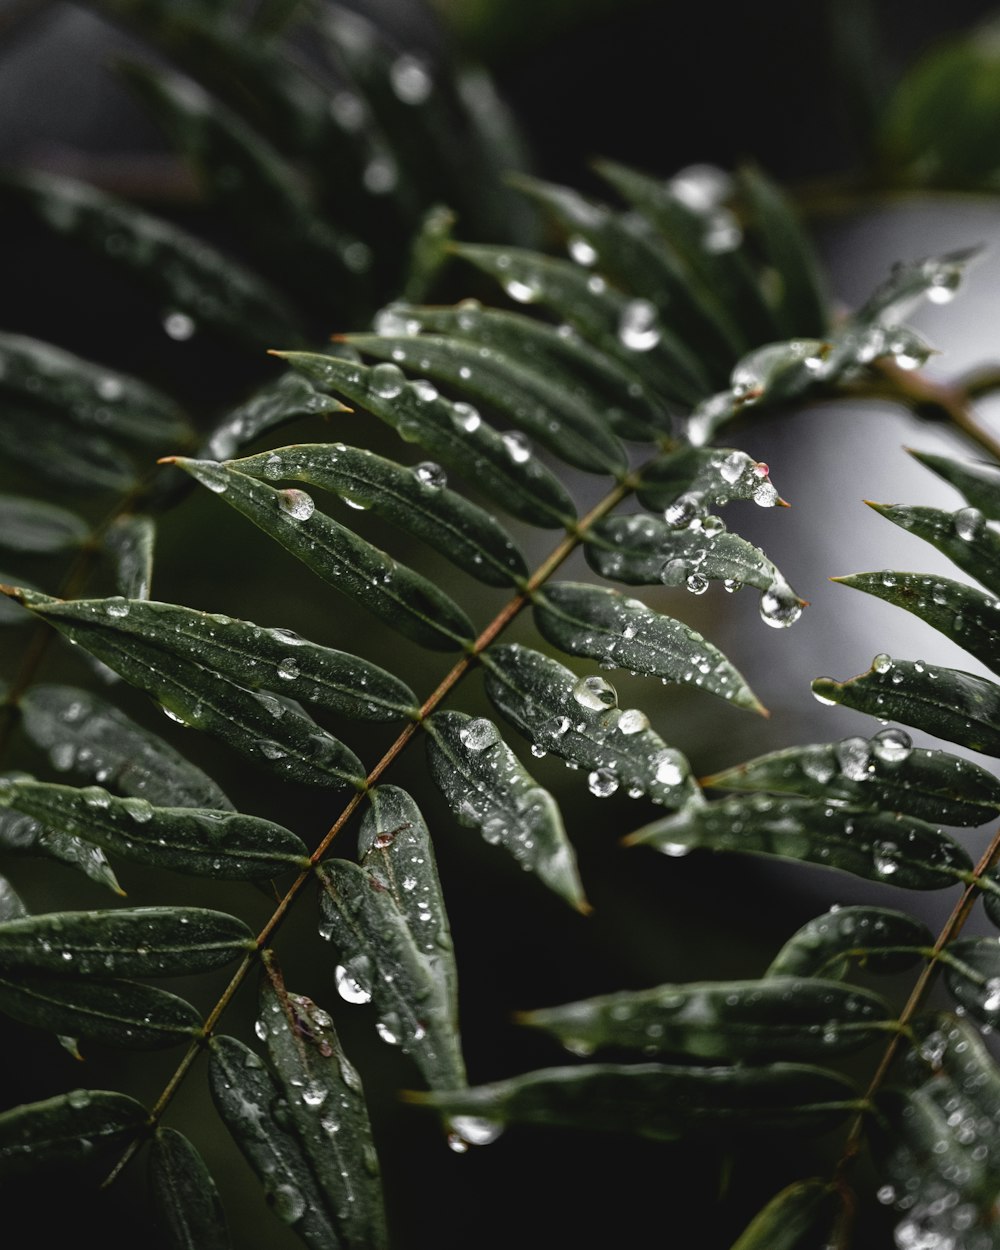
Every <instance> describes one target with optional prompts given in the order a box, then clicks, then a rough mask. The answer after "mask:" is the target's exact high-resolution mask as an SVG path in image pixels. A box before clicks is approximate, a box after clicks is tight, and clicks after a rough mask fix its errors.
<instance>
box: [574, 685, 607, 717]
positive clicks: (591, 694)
mask: <svg viewBox="0 0 1000 1250" xmlns="http://www.w3.org/2000/svg"><path fill="white" fill-rule="evenodd" d="M573 698H574V699H575V700H576V701H577V703H579V704H580V706H581V707H585V708H589V709H590V711H592V712H603V711H604V709H605V708H609V707H617V706H618V694H617V692H616V690H615V688H614V686H612V684H611V683H610V682H609V681H605V679H604V678H603V677H581V678H580V680H579V681H578V682H577V683H576V685H574V687H573Z"/></svg>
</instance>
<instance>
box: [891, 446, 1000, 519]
mask: <svg viewBox="0 0 1000 1250" xmlns="http://www.w3.org/2000/svg"><path fill="white" fill-rule="evenodd" d="M910 455H911V456H913V457H914V459H916V460H919V461H920V463H921V464H923V465H926V466H927V468H928V469H932V470H933V471H934V472H935V473H936V474H937V475H938V477H941V478H944V480H945V481H946V482H950V483H951V484H952V486H954V487H955V488H956V489H957V490H959V491H960V492H961V493H962V494H963V495H964V496H965V499H966V502H967V503H968V504H969V505H970V506H971V507H973V508H976V509H978V510H979V511H980V512H981V513H982V514H983V516H984V517H985V518H986V519H987V520H989V521H1000V466H998V465H995V464H993V463H992V461H989V460H955V459H954V458H953V457H951V456H936V455H933V454H932V453H931V452H928V451H911V452H910Z"/></svg>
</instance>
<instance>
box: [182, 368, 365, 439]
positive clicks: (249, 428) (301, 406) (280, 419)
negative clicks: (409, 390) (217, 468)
mask: <svg viewBox="0 0 1000 1250" xmlns="http://www.w3.org/2000/svg"><path fill="white" fill-rule="evenodd" d="M337 412H350V409H349V408H345V407H344V405H343V404H342V403H341V402H340V401H339V400H337V399H334V398H333V396H332V395H324V394H322V392H320V391H317V390H316V389H315V388H314V387H313V386H312V385H311V384H310V383H309V382H308V381H307V380H306V379H305V378H303V377H301V376H300V375H299V374H297V373H290V372H289V373H284V374H282V375H281V377H280V378H278V380H277V381H276V382H270V383H268V384H267V385H266V386H262V387H260V389H259V390H257V391H254V393H253V394H252V395H251V396H250V398H249V399H248V400H246V401H245V402H244V403H242V404H240V405H239V406H238V407H236V408H234V409H233V410H232V411H231V412H228V413H226V415H225V416H224V417H223V418H222V420H221V421H220V422H219V424H218V425H217V426H216V427H215V429H214V430H213V431H212V433H211V434H210V435H209V437H208V441H207V442H206V443H205V448H204V456H205V459H207V460H227V459H229V457H230V456H232V455H234V454H235V453H236V452H237V451H239V450H240V449H241V448H242V447H246V446H247V445H248V444H250V443H252V442H254V441H255V440H256V439H258V438H260V436H261V435H262V434H266V433H267V432H268V431H269V430H273V429H275V428H277V427H278V426H281V425H285V424H287V423H288V422H289V421H294V420H296V419H297V418H299V417H306V416H315V415H317V414H319V415H322V416H324V417H325V416H332V415H333V414H334V413H337Z"/></svg>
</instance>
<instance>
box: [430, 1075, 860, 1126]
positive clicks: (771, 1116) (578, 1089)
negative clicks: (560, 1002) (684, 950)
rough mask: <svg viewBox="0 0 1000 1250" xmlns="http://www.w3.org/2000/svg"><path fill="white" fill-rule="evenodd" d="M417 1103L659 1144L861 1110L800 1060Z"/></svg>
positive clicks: (514, 1084) (835, 1118) (478, 1090)
mask: <svg viewBox="0 0 1000 1250" xmlns="http://www.w3.org/2000/svg"><path fill="white" fill-rule="evenodd" d="M408 1097H409V1098H410V1100H411V1101H413V1102H419V1103H424V1104H428V1105H430V1106H433V1107H437V1108H439V1109H440V1110H442V1111H444V1112H447V1113H448V1114H450V1115H454V1116H466V1115H468V1116H476V1117H482V1118H483V1119H485V1120H490V1121H494V1122H496V1123H502V1124H552V1125H559V1126H561V1127H564V1128H572V1129H584V1130H588V1131H589V1130H604V1131H608V1132H613V1133H634V1134H637V1135H638V1136H640V1137H651V1138H653V1139H654V1140H659V1141H664V1140H666V1141H670V1140H676V1139H677V1138H682V1137H687V1136H689V1135H691V1136H694V1137H696V1138H699V1139H705V1138H708V1139H712V1138H715V1139H722V1140H723V1141H729V1140H731V1138H732V1137H733V1136H734V1135H742V1134H748V1135H750V1136H753V1137H756V1135H757V1134H758V1133H759V1132H760V1131H761V1130H775V1129H778V1130H780V1129H785V1130H792V1131H795V1132H810V1131H814V1132H822V1131H824V1130H825V1129H828V1128H832V1127H833V1126H835V1125H836V1124H838V1123H839V1122H840V1121H841V1120H843V1119H844V1118H845V1117H846V1116H847V1115H848V1114H849V1112H850V1110H851V1109H852V1107H853V1106H856V1105H857V1103H856V1099H857V1092H856V1091H855V1089H854V1087H853V1086H852V1085H851V1084H850V1082H849V1081H847V1080H846V1079H845V1078H844V1077H842V1076H840V1075H838V1074H837V1073H835V1072H829V1071H827V1070H826V1069H824V1068H814V1067H811V1066H808V1065H805V1064H795V1063H773V1064H768V1065H767V1066H766V1067H760V1068H754V1067H734V1068H723V1067H711V1068H709V1067H691V1068H688V1067H677V1066H672V1065H667V1064H657V1063H639V1064H612V1063H607V1064H582V1065H580V1066H578V1067H573V1068H543V1069H541V1070H540V1071H538V1072H527V1073H525V1074H524V1075H523V1076H515V1077H511V1078H510V1079H509V1080H506V1081H496V1082H494V1083H493V1084H491V1085H479V1086H473V1087H472V1088H471V1089H465V1090H447V1091H440V1090H436V1091H434V1092H432V1093H426V1094H410V1095H408Z"/></svg>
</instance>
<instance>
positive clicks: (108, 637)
mask: <svg viewBox="0 0 1000 1250" xmlns="http://www.w3.org/2000/svg"><path fill="white" fill-rule="evenodd" d="M17 598H18V599H19V601H20V602H22V603H24V604H26V605H27V606H28V607H30V608H31V609H32V611H33V612H37V613H38V614H39V615H40V616H42V617H43V618H44V619H45V620H47V621H48V622H49V623H50V624H52V625H53V626H55V627H56V628H57V629H59V630H60V631H61V632H62V633H64V634H66V635H67V636H68V637H69V638H71V639H73V640H74V641H76V642H78V643H79V644H80V645H81V646H83V647H84V648H85V649H86V650H87V651H89V652H90V653H91V654H92V655H95V656H97V658H98V659H99V660H102V661H103V662H104V663H105V664H107V665H109V666H110V667H111V668H112V669H114V671H115V672H117V673H120V674H121V675H122V676H123V677H124V678H125V679H126V681H129V682H131V684H132V685H134V686H138V687H139V688H140V689H141V690H146V691H147V692H148V693H149V694H151V695H153V696H154V697H155V698H156V699H158V700H159V701H160V703H161V704H162V705H163V706H164V707H165V708H166V709H167V710H168V712H169V713H170V714H171V715H172V716H173V718H174V719H176V720H179V721H181V722H182V723H184V724H187V725H196V726H197V727H198V728H199V729H204V730H206V731H207V732H209V733H212V734H215V735H216V736H217V737H219V738H221V739H222V740H223V741H225V742H228V743H229V744H230V745H231V746H233V747H235V748H236V749H237V750H239V751H242V752H243V753H244V754H246V755H249V756H250V757H251V758H252V759H255V760H257V761H258V762H259V761H260V760H264V761H266V762H267V764H268V766H270V767H272V768H274V769H275V770H276V771H278V772H281V773H283V774H285V775H286V776H288V777H291V778H293V779H294V780H296V781H303V782H306V783H307V784H310V785H326V786H328V785H331V784H334V785H340V786H344V785H348V786H355V787H357V786H360V785H362V784H363V782H364V776H365V770H364V767H363V765H362V764H361V761H360V760H359V759H357V757H356V756H355V755H354V753H353V752H352V751H350V750H348V748H347V747H345V746H344V744H343V743H342V742H339V741H338V740H337V739H336V738H334V737H333V736H332V735H330V734H328V733H326V732H325V731H324V730H322V729H320V727H319V726H318V725H317V724H316V722H315V721H314V720H312V719H311V718H310V717H308V716H307V715H306V714H305V713H304V712H303V711H302V710H301V709H299V708H298V707H297V705H296V704H294V703H293V702H290V701H282V700H281V699H279V698H278V697H277V696H275V695H273V694H268V693H266V692H264V693H261V694H258V693H256V692H255V691H251V690H247V689H246V687H245V686H243V685H242V684H238V683H237V682H236V681H234V680H232V679H231V678H229V677H227V676H226V675H225V674H220V673H217V672H215V671H214V670H213V669H211V668H206V667H205V666H204V665H203V664H202V663H200V660H201V659H202V657H203V656H204V655H205V654H206V653H207V652H209V651H212V653H213V654H212V659H213V661H214V660H217V659H219V658H221V657H223V656H225V655H226V648H225V647H224V646H223V645H221V644H219V645H217V646H216V647H212V646H211V643H212V638H211V633H210V631H211V629H212V628H213V627H214V626H218V627H219V628H226V627H227V625H228V624H230V623H233V622H231V621H226V622H224V621H223V619H222V618H215V621H214V626H213V620H212V618H211V617H206V616H204V614H201V613H192V614H191V616H193V617H195V618H198V617H202V618H203V620H202V623H203V624H204V625H205V629H204V631H203V634H204V637H203V638H202V637H199V639H198V640H197V641H195V640H193V639H191V638H190V637H189V638H188V639H187V640H184V639H183V638H182V639H180V641H179V642H178V639H177V638H176V637H175V635H174V631H173V626H174V625H176V624H179V623H181V619H182V618H183V616H184V614H185V613H187V612H188V611H189V610H188V609H185V608H179V607H176V605H173V604H156V603H150V602H148V601H145V600H131V601H130V600H127V599H91V600H87V599H80V600H74V601H65V602H64V601H61V600H56V599H49V598H48V597H47V596H45V595H36V594H31V593H29V592H27V591H19V592H18V594H17ZM123 609H124V612H123ZM160 609H162V610H163V611H164V612H167V613H180V614H181V616H180V617H176V616H171V619H170V624H169V626H161V627H157V625H156V621H157V619H158V616H157V614H158V611H159V610H160ZM133 612H134V613H135V615H134V617H133V616H132V613H133ZM140 619H142V620H143V621H144V622H146V623H147V624H148V623H149V622H150V621H152V622H153V627H152V636H151V637H149V636H146V635H144V633H143V631H142V630H141V629H139V628H136V624H137V622H138V621H139V620H140ZM130 621H131V624H129V622H130ZM239 625H241V626H246V627H247V630H248V631H249V635H248V636H251V637H254V638H256V639H258V641H261V639H260V638H259V637H258V635H257V634H255V633H254V632H253V631H254V630H256V628H257V627H255V626H252V625H250V624H249V623H248V622H240V623H239ZM237 632H239V630H238V629H237ZM259 632H260V635H263V634H265V633H267V631H259ZM261 645H262V646H265V647H267V646H270V648H271V649H272V650H275V649H277V648H278V647H279V646H282V645H287V646H288V647H289V649H290V650H291V649H292V648H294V646H295V643H294V642H292V643H289V641H288V638H282V637H281V636H280V632H279V634H278V635H272V637H271V639H270V642H269V643H268V644H265V643H264V642H263V641H261ZM265 654H267V651H266V650H265ZM286 654H287V653H286ZM292 654H293V657H294V652H293V653H292ZM192 655H196V656H197V659H195V658H190V657H191V656H192ZM250 658H252V657H250V656H247V655H244V656H242V657H241V656H239V655H237V656H236V659H237V662H238V663H240V664H241V667H242V669H245V670H246V671H250V672H252V671H253V670H252V666H250V665H249V662H248V661H249V659H250ZM228 659H229V661H230V662H231V661H232V659H233V656H232V654H231V653H230V654H229V657H228ZM224 662H225V661H224ZM278 662H279V663H280V660H279V661H278ZM272 673H273V674H274V675H275V677H277V671H276V669H272V668H271V666H270V664H269V665H268V672H267V679H268V680H270V679H271V675H272ZM289 680H290V681H291V680H294V679H289ZM274 684H275V685H277V684H278V683H277V680H276V681H275V683H274Z"/></svg>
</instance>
